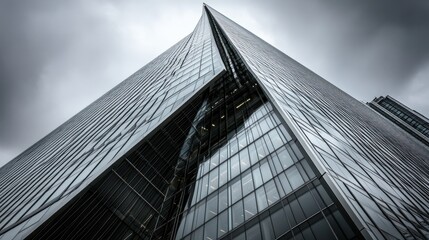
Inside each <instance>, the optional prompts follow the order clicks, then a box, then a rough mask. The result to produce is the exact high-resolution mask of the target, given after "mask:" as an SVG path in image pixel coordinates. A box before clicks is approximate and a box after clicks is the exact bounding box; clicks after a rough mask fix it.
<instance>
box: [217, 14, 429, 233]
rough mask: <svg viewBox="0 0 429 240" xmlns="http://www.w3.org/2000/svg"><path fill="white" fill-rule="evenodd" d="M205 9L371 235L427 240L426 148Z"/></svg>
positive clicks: (428, 182)
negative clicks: (312, 152)
mask: <svg viewBox="0 0 429 240" xmlns="http://www.w3.org/2000/svg"><path fill="white" fill-rule="evenodd" d="M210 12H211V13H212V14H213V16H214V18H215V19H216V21H217V22H218V24H219V26H220V28H221V29H222V30H223V31H224V32H225V35H226V36H227V38H228V39H229V40H230V41H231V44H232V46H234V47H235V48H236V49H237V51H238V53H239V55H240V56H241V57H242V59H243V61H244V62H245V64H246V65H247V66H248V67H249V69H250V70H251V71H252V73H253V74H254V75H255V77H256V78H257V80H258V82H259V83H260V84H261V86H262V88H263V89H264V90H266V92H267V94H268V97H269V98H270V99H272V100H273V101H274V103H275V105H276V106H279V107H280V111H281V112H282V114H284V116H285V118H287V119H288V120H289V121H290V123H291V124H292V125H293V126H291V127H292V129H295V130H296V133H297V134H298V135H300V136H303V141H304V143H303V144H305V145H308V146H309V147H310V149H311V150H312V151H314V152H315V153H316V154H315V161H317V162H318V163H320V164H321V165H322V167H323V169H324V170H325V171H326V172H327V173H328V177H329V178H331V179H333V181H334V182H335V184H336V186H337V188H338V189H339V190H340V191H341V194H342V195H343V196H345V199H346V201H347V205H349V206H350V207H351V209H349V212H354V213H356V214H357V216H358V218H359V219H360V220H361V222H363V224H364V227H365V228H366V229H367V231H369V234H370V235H371V236H372V237H374V238H399V239H401V238H410V237H411V238H412V237H414V238H427V237H428V236H429V207H428V206H427V203H428V202H429V161H428V156H429V151H428V150H427V149H426V148H422V147H421V145H419V144H417V143H416V140H415V139H413V138H412V137H410V136H406V135H404V134H403V133H398V132H397V131H395V127H394V126H393V125H392V124H391V123H389V122H386V121H385V120H384V119H383V118H382V117H380V116H378V115H377V114H375V113H374V112H372V111H368V108H367V107H366V106H365V105H363V104H362V103H360V102H358V101H356V100H355V99H353V98H352V97H350V96H349V95H347V94H345V93H344V92H342V91H341V90H339V89H338V88H336V87H335V86H333V85H332V84H330V83H328V82H327V81H326V80H324V79H322V78H321V77H319V76H317V75H316V74H314V73H313V72H311V71H310V70H308V69H306V68H305V67H303V66H302V65H300V64H299V63H297V62H296V61H294V60H293V59H291V58H289V57H288V56H286V55H285V54H283V53H282V52H280V51H278V50H277V49H275V48H274V47H272V46H270V45H269V44H267V43H266V42H264V41H263V40H261V39H259V38H258V37H256V36H255V35H253V34H252V33H250V32H249V31H247V30H246V29H244V28H242V27H240V26H238V25H237V24H236V23H234V22H232V21H231V20H229V19H228V18H226V17H224V16H223V15H221V14H220V13H218V12H216V11H215V10H213V9H210ZM393 139H395V140H393Z"/></svg>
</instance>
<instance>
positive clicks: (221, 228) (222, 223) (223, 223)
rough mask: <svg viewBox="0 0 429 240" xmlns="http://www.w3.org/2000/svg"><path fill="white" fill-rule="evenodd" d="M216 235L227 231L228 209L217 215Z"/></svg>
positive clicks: (219, 235)
mask: <svg viewBox="0 0 429 240" xmlns="http://www.w3.org/2000/svg"><path fill="white" fill-rule="evenodd" d="M218 220H219V221H218V237H221V236H222V235H224V234H225V233H227V232H228V211H224V212H223V213H221V214H220V215H219V217H218Z"/></svg>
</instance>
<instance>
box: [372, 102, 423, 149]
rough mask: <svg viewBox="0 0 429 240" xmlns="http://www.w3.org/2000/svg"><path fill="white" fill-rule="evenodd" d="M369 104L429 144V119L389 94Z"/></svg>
mask: <svg viewBox="0 0 429 240" xmlns="http://www.w3.org/2000/svg"><path fill="white" fill-rule="evenodd" d="M368 105H369V106H370V107H371V108H372V109H374V110H375V111H377V112H378V113H380V114H381V115H383V116H384V117H386V118H387V119H389V120H390V121H392V122H393V123H395V124H396V125H397V126H398V127H400V128H402V129H403V130H405V131H406V132H408V133H409V134H411V135H413V136H414V137H415V138H417V139H418V140H420V141H421V142H422V143H424V144H426V145H427V146H429V119H427V118H426V117H425V116H423V115H421V114H420V113H418V112H416V111H414V110H412V109H411V108H409V107H407V106H405V105H404V104H402V103H401V102H399V101H398V100H396V99H394V98H393V97H391V96H389V95H387V96H386V97H383V96H380V97H377V98H374V100H372V101H371V102H369V103H368Z"/></svg>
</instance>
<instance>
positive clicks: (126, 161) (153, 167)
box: [29, 98, 201, 239]
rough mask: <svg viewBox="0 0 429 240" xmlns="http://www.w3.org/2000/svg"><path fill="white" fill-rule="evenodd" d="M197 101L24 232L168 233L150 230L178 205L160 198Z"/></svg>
mask: <svg viewBox="0 0 429 240" xmlns="http://www.w3.org/2000/svg"><path fill="white" fill-rule="evenodd" d="M200 106H201V98H197V99H195V100H194V101H193V102H192V103H190V104H187V106H186V107H185V109H183V110H182V111H181V112H179V113H178V114H177V116H175V117H174V118H173V119H171V120H170V121H169V122H168V123H167V124H165V125H163V126H162V128H160V129H159V130H157V131H156V132H155V133H154V134H153V136H151V137H149V138H148V139H146V140H144V141H143V142H142V143H140V144H139V146H138V147H137V149H135V150H134V151H132V152H131V153H129V154H126V155H125V156H124V158H123V159H121V160H120V161H118V162H117V163H115V164H114V165H113V166H112V168H111V170H109V171H108V172H107V173H105V174H104V176H102V177H101V178H100V179H98V180H96V181H94V182H92V183H91V186H90V187H89V189H86V190H85V192H84V193H83V194H81V196H79V197H78V198H77V199H75V200H73V201H72V202H71V203H70V204H69V206H67V207H66V208H65V209H62V210H60V211H59V214H58V215H57V216H55V217H53V218H51V219H49V220H48V221H46V222H45V223H44V224H43V225H41V226H40V227H39V228H38V229H37V230H35V231H34V232H33V233H32V234H31V235H30V236H29V238H31V239H93V238H98V239H168V238H169V235H168V234H167V235H162V234H163V232H161V235H158V234H159V232H157V231H156V230H157V228H159V226H161V225H163V223H164V222H167V221H168V220H169V219H170V218H171V217H175V216H174V215H172V214H170V212H173V211H171V209H170V208H180V207H179V204H177V202H174V204H168V206H166V205H165V204H164V203H165V199H166V198H167V195H168V192H169V190H170V188H171V185H172V183H173V181H172V179H174V176H175V175H176V174H177V165H176V164H177V162H178V158H179V155H180V153H181V150H182V146H183V145H184V142H185V141H186V137H187V135H188V132H189V131H190V129H191V128H192V122H193V116H195V115H196V113H197V110H198V109H199V108H200ZM183 193H184V192H183V191H180V192H179V194H178V195H180V194H183ZM166 209H167V210H166ZM45 211H46V210H45ZM169 232H170V233H169V234H172V233H171V232H172V231H169Z"/></svg>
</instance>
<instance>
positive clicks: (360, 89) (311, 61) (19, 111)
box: [0, 0, 429, 166]
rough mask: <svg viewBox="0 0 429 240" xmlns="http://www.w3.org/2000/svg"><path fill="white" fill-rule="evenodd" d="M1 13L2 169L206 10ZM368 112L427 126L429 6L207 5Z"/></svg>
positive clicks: (120, 7)
mask: <svg viewBox="0 0 429 240" xmlns="http://www.w3.org/2000/svg"><path fill="white" fill-rule="evenodd" d="M124 2H125V1H113V0H111V1H109V0H98V1H97V0H96V1H83V0H81V1H58V0H42V1H30V0H28V1H25V0H22V1H15V0H3V1H1V2H0V166H1V165H3V164H4V163H5V162H7V161H9V160H11V159H12V158H13V157H15V156H16V155H17V154H19V153H20V152H22V151H23V150H25V149H26V148H27V147H29V146H30V145H31V144H33V143H35V142H36V141H37V140H39V139H40V138H42V137H43V136H45V135H46V134H47V133H49V132H50V131H52V130H53V129H54V128H56V127H57V126H59V125H60V124H61V123H63V122H64V121H65V120H67V119H68V118H70V117H71V116H73V115H74V114H76V113H77V112H78V111H79V110H81V109H82V108H84V107H85V106H87V105H88V104H90V103H91V102H92V101H94V100H95V99H96V98H98V97H99V96H101V95H102V94H103V93H105V92H106V91H108V90H109V89H110V88H112V87H113V86H115V85H116V84H118V83H119V82H120V81H122V80H124V79H125V78H126V77H128V76H129V75H131V74H132V73H133V72H135V71H136V70H137V69H139V68H140V67H142V66H143V65H145V64H146V63H147V62H149V61H150V60H152V59H153V58H155V57H156V56H158V55H159V54H160V53H162V52H163V51H164V50H166V49H167V48H169V47H170V46H172V45H173V44H174V43H176V42H177V41H179V40H180V39H181V38H183V37H184V36H186V35H187V34H189V33H190V32H191V31H192V30H193V28H194V27H195V25H196V24H197V21H198V19H199V17H200V15H201V10H202V2H200V1H194V0H193V1H155V0H153V1H147V0H145V1H140V0H132V1H126V2H125V3H124ZM206 3H208V4H209V5H210V6H212V7H213V8H215V9H217V10H218V11H220V12H221V13H223V14H224V15H226V16H227V17H229V18H231V19H232V20H234V21H236V22H237V23H239V24H240V25H242V26H244V27H245V28H247V29H248V30H250V31H252V32H253V33H255V34H256V35H258V36H259V37H261V38H262V39H264V40H266V41H267V42H269V43H271V44H273V45H274V46H276V47H277V48H279V49H280V50H282V51H283V52H284V53H286V54H288V55H289V56H291V57H292V58H294V59H296V60H297V61H299V62H301V63H302V64H303V65H305V66H306V67H308V68H310V69H311V70H313V71H314V72H316V73H317V74H319V75H321V76H322V77H324V78H325V79H327V80H328V81H330V82H332V83H333V84H335V85H337V86H338V87H340V88H341V89H343V90H344V91H346V92H347V93H349V94H350V95H352V96H354V97H355V98H357V99H358V100H361V101H370V100H372V99H373V97H375V96H379V95H386V94H389V95H391V96H393V97H395V98H397V99H398V100H400V101H402V102H403V103H405V104H406V105H408V106H410V107H412V108H414V109H415V110H417V111H419V112H421V113H422V114H424V115H426V116H429V102H428V96H429V79H428V78H429V46H428V43H429V27H428V26H429V3H428V2H427V1H419V0H411V1H391V0H389V1H387V0H385V1H371V0H362V1H352V0H349V1H344V0H336V1H334V0H326V1H318V0H308V1H285V0H279V1H273V0H271V1H269V0H267V1H241V0H240V1H219V0H218V1H215V0H213V1H206Z"/></svg>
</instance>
